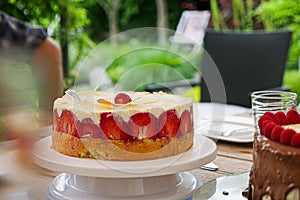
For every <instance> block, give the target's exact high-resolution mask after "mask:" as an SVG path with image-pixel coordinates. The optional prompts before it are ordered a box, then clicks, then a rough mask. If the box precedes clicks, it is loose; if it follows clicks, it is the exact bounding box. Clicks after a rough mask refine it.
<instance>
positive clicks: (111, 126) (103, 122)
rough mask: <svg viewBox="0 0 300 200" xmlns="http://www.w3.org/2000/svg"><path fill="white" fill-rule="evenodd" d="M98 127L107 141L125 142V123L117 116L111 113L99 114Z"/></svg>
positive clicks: (126, 136)
mask: <svg viewBox="0 0 300 200" xmlns="http://www.w3.org/2000/svg"><path fill="white" fill-rule="evenodd" d="M100 117H101V119H100V124H99V125H100V127H101V129H102V131H103V133H104V134H105V136H106V137H107V138H108V139H115V140H126V139H128V135H127V132H128V131H127V123H126V122H125V121H124V120H123V119H122V118H121V117H120V116H119V115H117V114H113V113H111V112H105V113H101V115H100Z"/></svg>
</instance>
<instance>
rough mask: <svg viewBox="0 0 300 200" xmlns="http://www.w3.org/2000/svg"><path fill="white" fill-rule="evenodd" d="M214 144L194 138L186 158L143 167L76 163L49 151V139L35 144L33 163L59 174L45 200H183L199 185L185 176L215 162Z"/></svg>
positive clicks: (89, 161) (146, 163)
mask: <svg viewBox="0 0 300 200" xmlns="http://www.w3.org/2000/svg"><path fill="white" fill-rule="evenodd" d="M216 150H217V147H216V144H215V143H214V142H213V141H212V140H210V139H208V138H206V137H204V136H200V135H197V136H195V142H194V145H193V147H192V148H191V149H190V150H188V151H187V152H185V153H182V154H179V155H177V156H171V157H167V158H162V159H156V160H146V161H129V162H124V161H102V160H96V159H87V158H74V157H70V156H65V155H63V154H60V153H58V152H57V151H55V150H53V149H52V148H51V136H49V137H46V138H43V139H41V140H39V141H38V142H37V143H36V144H35V151H34V155H35V162H36V163H37V164H38V165H40V166H41V167H44V168H47V169H50V170H53V171H59V172H63V173H61V174H59V175H58V176H56V177H55V178H54V179H53V180H52V181H51V182H50V183H49V184H48V186H47V188H46V193H45V195H46V198H47V199H49V200H66V199H74V200H77V199H78V200H79V199H101V200H117V199H118V200H129V199H130V200H131V199H137V200H145V199H163V200H171V199H172V200H175V199H181V200H182V199H186V198H189V197H190V196H192V195H193V192H194V191H195V190H196V189H197V188H198V187H199V184H200V183H201V181H199V180H198V179H197V178H196V177H194V176H193V175H192V174H190V173H188V172H185V171H188V170H191V169H195V168H197V167H200V166H202V165H204V164H207V163H209V162H211V161H213V160H214V159H215V158H216V155H217V153H216V152H217V151H216Z"/></svg>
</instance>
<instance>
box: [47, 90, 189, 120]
mask: <svg viewBox="0 0 300 200" xmlns="http://www.w3.org/2000/svg"><path fill="white" fill-rule="evenodd" d="M122 92H123V93H126V94H127V95H129V96H130V97H131V99H132V102H130V103H128V104H125V105H117V106H110V105H106V104H101V103H99V102H98V100H99V99H105V100H106V101H109V102H112V103H114V98H115V96H116V95H117V94H118V93H120V91H114V92H106V91H105V92H104V91H97V92H94V91H87V92H77V95H78V97H79V98H80V101H78V100H76V99H75V98H74V97H72V96H70V95H69V94H65V95H64V96H63V97H62V98H58V99H56V100H55V102H54V106H53V109H54V110H57V113H58V115H59V116H60V115H61V113H62V110H64V109H67V110H69V111H71V112H72V113H73V114H74V115H75V116H76V117H77V119H78V120H82V119H84V118H91V119H92V120H93V121H94V122H95V123H97V122H99V121H100V114H99V113H105V112H114V113H116V114H118V115H119V116H121V117H122V118H123V120H124V121H126V122H128V121H129V118H130V116H132V115H134V114H136V113H142V112H150V113H152V114H153V115H155V116H156V117H159V115H160V114H162V113H163V112H165V111H167V110H172V109H175V110H176V112H177V114H178V116H181V114H182V112H183V111H185V110H190V108H191V106H192V99H191V98H184V97H181V96H179V95H173V94H172V95H171V94H167V93H164V92H154V93H149V92H127V91H122Z"/></svg>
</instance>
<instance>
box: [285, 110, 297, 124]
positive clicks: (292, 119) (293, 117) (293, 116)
mask: <svg viewBox="0 0 300 200" xmlns="http://www.w3.org/2000/svg"><path fill="white" fill-rule="evenodd" d="M286 117H287V119H288V121H289V124H298V123H300V116H299V114H298V112H297V111H296V110H289V111H288V112H287V113H286Z"/></svg>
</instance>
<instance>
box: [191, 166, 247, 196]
mask: <svg viewBox="0 0 300 200" xmlns="http://www.w3.org/2000/svg"><path fill="white" fill-rule="evenodd" d="M248 184H249V173H248V172H247V173H240V174H234V175H230V176H225V177H220V178H217V179H215V180H212V181H210V182H207V183H205V184H204V185H202V186H201V187H200V188H199V189H198V190H197V191H196V193H195V195H194V199H201V200H220V199H224V200H225V199H230V200H243V199H245V200H246V199H247V198H246V197H244V196H243V194H242V193H243V191H244V190H245V189H246V188H247V187H248Z"/></svg>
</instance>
